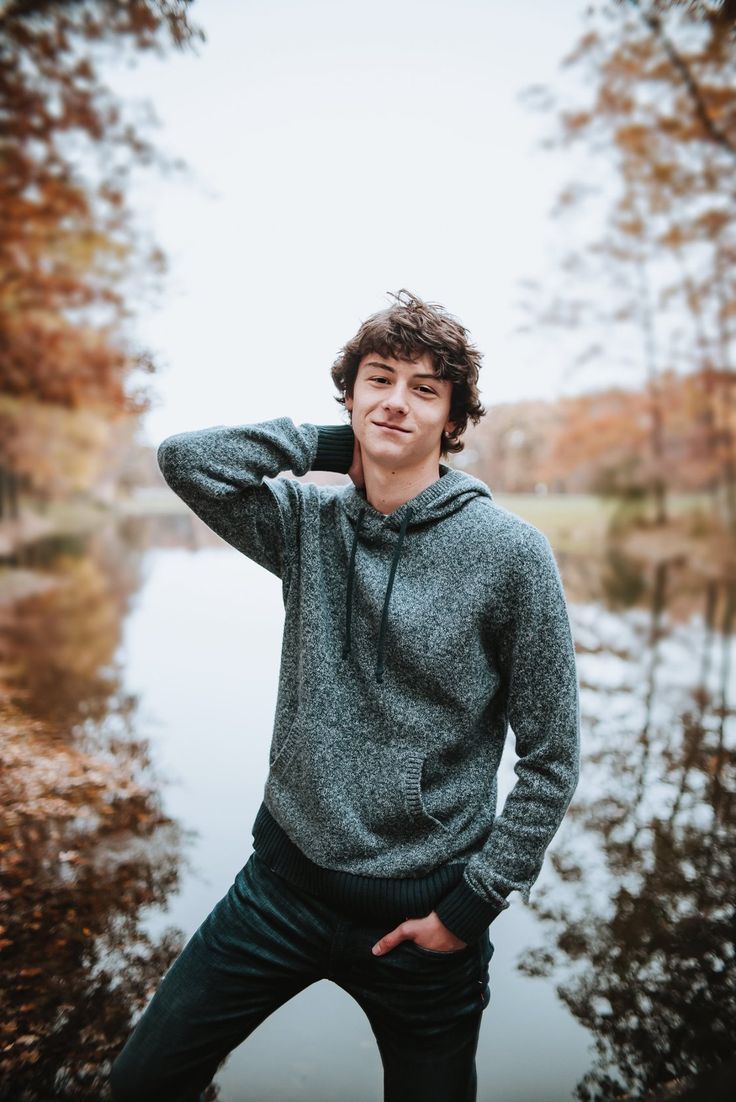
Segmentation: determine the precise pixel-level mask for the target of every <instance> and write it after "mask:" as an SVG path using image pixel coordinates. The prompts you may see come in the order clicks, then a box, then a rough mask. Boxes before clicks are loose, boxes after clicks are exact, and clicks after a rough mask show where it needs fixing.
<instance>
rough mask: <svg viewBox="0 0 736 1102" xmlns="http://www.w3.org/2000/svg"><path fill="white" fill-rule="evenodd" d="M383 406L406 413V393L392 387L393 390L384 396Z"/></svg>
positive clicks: (401, 389)
mask: <svg viewBox="0 0 736 1102" xmlns="http://www.w3.org/2000/svg"><path fill="white" fill-rule="evenodd" d="M383 405H384V407H385V408H386V409H394V410H397V411H400V412H402V413H405V412H406V408H407V398H406V391H405V390H404V389H403V388H400V387H396V386H395V387H392V388H391V390H390V391H388V393H386V394H385V395H384V398H383Z"/></svg>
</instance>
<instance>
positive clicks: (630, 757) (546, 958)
mask: <svg viewBox="0 0 736 1102" xmlns="http://www.w3.org/2000/svg"><path fill="white" fill-rule="evenodd" d="M671 573H672V570H671V567H668V565H667V564H664V565H662V566H661V567H660V568H658V569H657V571H656V574H655V578H654V580H653V584H652V585H651V606H652V610H651V616H650V621H649V623H648V624H646V623H644V622H642V620H641V619H636V620H634V619H632V620H631V621H630V622H628V621H625V620H624V621H622V620H620V619H618V620H617V626H618V630H619V632H620V631H622V630H623V631H625V630H627V628H631V630H632V638H631V639H630V640H629V641H628V643H624V644H622V642H621V640H611V645H610V647H609V648H607V650H606V653H605V654H604V655H603V656H602V657H601V658H600V659H599V660H600V661H601V662H603V663H604V664H605V663H608V666H609V667H610V666H611V665H612V664H613V663H615V662H616V661H619V660H622V661H623V662H624V663H628V664H629V665H630V667H631V672H632V674H633V677H632V678H631V680H628V679H625V680H623V681H622V682H621V683H620V684H618V685H616V686H615V687H614V688H611V689H610V690H609V692H610V697H611V699H610V700H606V701H605V702H604V704H603V707H602V708H601V713H600V715H599V716H598V718H596V717H592V718H591V719H590V720H587V719H586V721H585V724H584V728H585V731H586V737H587V739H588V741H589V744H590V745H589V748H588V751H587V753H586V762H585V764H584V766H583V772H582V776H583V778H584V783H583V784H582V785H581V788H580V790H579V794H578V795H577V796H576V800H575V803H574V806H573V807H572V808H571V809H570V812H569V819H570V826H569V831H570V833H569V834H568V838H570V839H571V841H570V842H569V844H568V845H567V847H566V848H562V847H560V848H558V850H557V852H556V853H555V854H554V858H553V860H552V862H551V863H552V865H553V867H554V868H555V870H556V872H557V874H558V876H559V878H560V880H561V881H563V882H566V883H569V884H571V885H574V893H569V895H568V893H564V897H563V893H562V892H560V893H559V894H560V899H559V901H558V900H557V899H556V895H555V892H550V891H549V890H548V891H546V892H545V891H544V890H543V889H540V892H539V893H538V900H539V902H537V903H535V909H536V910H538V912H539V914H540V917H541V918H543V919H544V920H546V921H547V922H549V923H550V925H551V926H552V927H553V928H555V929H556V931H557V933H556V937H555V939H554V941H552V940H551V939H548V940H547V944H546V945H545V947H544V949H538V950H533V951H532V952H531V953H529V954H528V955H527V958H526V959H525V960H524V962H523V963H522V964H521V969H522V971H524V972H525V973H526V974H527V975H531V976H550V975H552V973H553V972H554V973H558V972H559V971H561V970H562V966H563V964H565V963H566V964H567V966H568V967H569V968H570V973H571V974H570V975H569V977H568V978H567V979H566V980H565V982H564V983H563V984H562V985H561V986H560V987H559V988H558V990H559V993H560V996H561V998H562V999H563V1000H564V1001H565V1003H566V1004H567V1005H568V1006H569V1007H570V1009H571V1011H572V1012H573V1014H574V1015H575V1016H576V1017H577V1018H578V1019H579V1020H580V1021H581V1022H582V1023H583V1024H584V1025H585V1026H587V1028H589V1029H590V1030H591V1031H592V1033H593V1034H594V1037H595V1044H596V1050H597V1061H596V1066H595V1067H594V1068H593V1069H592V1070H591V1071H590V1072H589V1073H588V1074H587V1075H586V1076H585V1077H584V1079H583V1080H582V1082H581V1083H580V1084H579V1086H578V1089H577V1096H578V1097H579V1098H580V1099H582V1100H585V1102H589V1100H594V1099H595V1100H597V1102H601V1100H606V1102H609V1100H611V1099H619V1098H627V1099H634V1098H636V1099H638V1098H641V1097H643V1095H644V1094H645V1093H646V1092H647V1091H651V1090H653V1089H654V1088H661V1087H663V1086H664V1085H665V1084H672V1086H674V1085H675V1083H678V1084H679V1083H683V1084H684V1083H688V1084H689V1083H692V1082H695V1081H697V1080H698V1078H699V1077H700V1076H701V1075H702V1074H703V1073H706V1072H707V1071H708V1069H711V1068H713V1067H714V1066H715V1065H719V1064H722V1063H724V1062H725V1061H727V1060H729V1059H730V1058H731V1057H732V1056H733V1038H734V1036H735V1035H736V960H735V956H736V953H735V937H734V935H735V934H736V891H735V889H734V884H736V830H735V818H736V815H735V813H736V804H735V796H736V783H735V781H736V755H735V753H734V748H735V747H734V739H733V734H732V730H731V728H730V721H731V718H732V715H733V712H732V709H731V707H730V705H729V703H728V695H729V694H728V684H729V678H730V676H731V655H730V632H731V630H732V623H733V615H734V608H735V602H736V588H735V587H734V586H733V585H726V586H724V587H723V592H720V593H717V592H716V591H715V590H714V588H713V586H710V587H708V588H707V590H706V594H705V616H704V618H703V624H704V631H703V633H702V650H701V654H700V656H697V655H696V654H695V653H694V641H695V640H696V638H697V636H698V630H699V629H698V626H697V624H695V623H690V624H684V625H682V624H680V625H676V624H674V623H668V622H667V620H666V617H665V615H664V610H665V608H666V607H667V594H668V592H669V591H670V589H671V591H672V593H673V594H675V595H677V593H678V591H679V586H680V580H678V583H677V584H676V585H674V586H671V581H670V575H671ZM716 625H718V632H717V633H716ZM596 628H597V630H596V635H597V636H598V640H599V642H600V640H601V639H602V638H603V639H605V635H606V622H605V613H601V618H600V621H599V622H598V624H597V625H596ZM588 657H590V658H593V655H590V656H588ZM698 661H699V662H700V668H699V669H698ZM636 663H638V664H639V665H638V666H637V665H635V664H636ZM580 664H581V682H582V684H583V685H585V684H586V680H589V679H586V676H585V671H586V670H587V669H590V670H591V671H592V670H593V669H594V668H595V667H594V665H593V663H591V664H590V665H588V663H587V662H586V658H585V657H582V656H581V660H580ZM624 668H625V667H624ZM606 672H607V670H606V667H605V665H603V666H602V667H601V673H606ZM610 682H611V678H610V675H609V677H608V678H607V680H606V684H608V685H610ZM696 682H697V683H696ZM591 687H592V686H591ZM595 695H596V697H597V698H598V699H601V698H602V697H604V696H605V692H604V690H602V689H598V690H596V694H595ZM593 708H594V702H593V701H591V710H593ZM634 732H636V736H635V734H634ZM586 793H589V794H590V795H589V796H587V798H586V795H585V794H586ZM558 890H559V889H558ZM569 896H570V897H569ZM603 900H608V901H609V903H608V906H607V907H605V906H604V904H603V902H602V901H603ZM673 1081H674V1082H673Z"/></svg>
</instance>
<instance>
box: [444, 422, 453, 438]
mask: <svg viewBox="0 0 736 1102" xmlns="http://www.w3.org/2000/svg"><path fill="white" fill-rule="evenodd" d="M454 431H455V422H454V421H448V422H447V423H446V425H445V432H446V433H447V434H448V435H451V434H452V433H453V432H454Z"/></svg>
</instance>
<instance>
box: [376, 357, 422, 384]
mask: <svg viewBox="0 0 736 1102" xmlns="http://www.w3.org/2000/svg"><path fill="white" fill-rule="evenodd" d="M365 366H366V367H382V368H383V370H384V371H392V372H393V373H394V375H395V374H396V368H395V367H391V365H390V364H385V363H381V361H380V360H370V361H369V362H368V363H367V364H365ZM412 379H434V380H435V382H439V381H440V376H439V375H435V374H433V373H431V372H428V371H415V372H414V373H413V375H412Z"/></svg>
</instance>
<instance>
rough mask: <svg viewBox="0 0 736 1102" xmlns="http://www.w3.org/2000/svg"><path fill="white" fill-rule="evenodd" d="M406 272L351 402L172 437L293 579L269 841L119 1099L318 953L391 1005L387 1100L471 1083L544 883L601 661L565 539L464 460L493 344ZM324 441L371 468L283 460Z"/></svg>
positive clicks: (225, 902)
mask: <svg viewBox="0 0 736 1102" xmlns="http://www.w3.org/2000/svg"><path fill="white" fill-rule="evenodd" d="M402 295H403V296H404V297H403V298H402ZM396 299H397V301H396V304H394V305H393V306H391V307H390V308H389V309H387V310H384V311H381V312H380V313H378V314H375V315H373V316H372V317H371V318H369V319H368V320H367V321H366V322H364V323H363V325H362V326H361V328H360V330H359V331H358V333H357V334H356V336H355V337H354V338H353V339H352V340H351V341H350V342H349V343H348V344H347V345H346V346H345V348H344V349H343V350H342V352H341V354H340V356H339V358H338V359H337V361H336V363H335V365H334V366H333V369H332V378H333V380H334V382H335V384H336V386H337V388H338V390H339V391H340V396H339V397H338V399H337V400H338V401H339V402H341V403H343V404H344V405H345V406H346V407H347V410H348V411H349V414H350V418H351V423H350V424H348V425H312V424H309V423H304V424H300V425H296V424H294V422H293V421H292V420H291V419H290V418H288V417H280V418H276V419H274V420H270V421H264V422H261V423H258V424H246V425H237V426H233V427H228V426H217V427H214V428H209V429H202V430H199V431H196V432H189V433H182V434H179V435H176V436H172V437H169V438H168V439H166V440H164V441H163V443H162V444H161V446H160V448H159V464H160V466H161V470H162V472H163V474H164V477H165V478H166V481H167V482H168V484H169V485H170V486H171V488H172V489H173V490H174V491H175V492H176V493H177V494H178V495H179V496H180V497H182V498H183V499H184V501H186V502H187V504H188V505H189V506H190V507H191V508H192V509H193V510H194V512H196V513H197V514H198V515H199V516H200V517H201V518H202V519H203V520H204V521H205V522H206V523H207V524H208V525H209V526H210V527H211V528H212V529H214V531H215V532H217V533H219V534H220V535H221V536H222V537H223V538H224V539H225V540H227V541H228V542H229V543H230V544H232V545H233V546H234V547H236V548H237V549H238V550H240V551H241V552H243V553H244V554H245V555H247V556H249V557H250V558H251V559H253V560H255V561H256V562H257V563H259V564H260V565H261V566H263V567H265V568H266V569H267V570H269V571H271V572H272V573H273V574H276V575H277V576H278V577H279V578H280V579H281V581H282V589H283V599H284V607H285V623H284V636H283V647H282V656H281V670H280V680H279V690H278V697H277V703H276V715H275V720H274V727H273V738H272V744H271V751H270V765H269V773H268V778H267V780H266V784H265V789H264V797H263V802H262V805H261V807H260V809H259V811H258V814H257V816H256V819H255V823H254V826H253V844H254V853H253V854H252V855H251V857H250V858H249V860H248V861H247V863H246V864H245V866H244V867H243V869H241V871H240V872H239V873H238V875H237V876H236V878H235V880H234V882H233V884H232V886H231V888H230V890H229V891H228V893H227V894H226V895H225V896H224V897H223V898H222V899H221V900H220V901H219V902H218V903H217V905H216V906H215V908H214V909H213V911H212V912H211V913H210V915H208V917H207V918H206V919H205V920H204V922H203V924H202V925H201V926H200V928H199V929H198V930H197V931H196V933H195V934H194V935H193V937H192V938H191V939H190V941H189V942H188V944H187V945H186V946H185V948H184V950H183V952H182V954H181V955H180V956H179V958H178V959H177V960H176V961H175V962H174V964H173V965H172V967H171V969H170V970H169V972H168V973H167V974H166V976H165V977H164V979H163V981H162V983H161V985H160V986H159V989H158V990H157V992H156V994H155V995H154V997H153V999H152V1000H151V1002H150V1004H149V1006H148V1007H147V1008H146V1010H145V1012H144V1014H143V1016H142V1017H141V1019H140V1021H139V1022H138V1024H137V1026H136V1029H135V1030H134V1032H133V1033H132V1035H131V1037H130V1038H129V1040H128V1042H127V1044H126V1046H125V1048H124V1049H123V1051H122V1053H121V1054H120V1055H119V1056H118V1058H117V1060H116V1061H115V1064H114V1065H113V1070H112V1086H113V1094H114V1097H115V1098H116V1100H118V1102H123V1100H127V1099H130V1100H131V1102H132V1100H135V1102H143V1100H145V1099H149V1098H150V1099H156V1100H157V1102H163V1100H166V1099H172V1100H173V1099H177V1100H189V1099H192V1100H193V1099H197V1098H198V1097H200V1092H201V1091H202V1090H203V1088H204V1087H205V1086H206V1085H207V1084H208V1083H209V1082H210V1080H211V1079H212V1077H213V1075H214V1073H215V1071H216V1069H217V1066H218V1064H219V1063H220V1062H221V1061H222V1060H223V1059H224V1058H225V1057H226V1055H227V1054H228V1053H229V1052H230V1051H232V1049H233V1048H234V1047H235V1046H236V1045H237V1044H239V1043H240V1042H241V1041H242V1040H243V1039H244V1038H245V1037H247V1036H248V1035H249V1034H250V1033H251V1032H252V1031H253V1030H254V1029H255V1028H256V1026H257V1025H258V1024H259V1023H260V1022H262V1021H263V1020H264V1019H265V1018H266V1017H267V1016H268V1015H269V1014H271V1013H272V1012H273V1011H274V1010H275V1009H276V1008H277V1007H278V1006H280V1005H282V1004H283V1003H284V1002H286V1001H287V1000H288V999H290V998H292V997H293V996H294V995H295V994H297V993H298V992H299V991H301V990H303V989H304V988H305V987H307V986H308V985H309V984H311V983H314V982H315V981H317V980H319V979H321V978H328V979H331V980H333V981H334V982H335V983H337V984H338V985H339V986H340V987H342V988H343V989H344V990H345V991H347V992H348V993H349V994H350V995H351V996H352V997H353V998H355V999H356V1000H357V1002H358V1003H359V1005H360V1006H361V1007H362V1008H363V1009H364V1011H365V1013H366V1015H367V1016H368V1019H369V1022H370V1025H371V1027H372V1029H373V1032H374V1035H375V1037H376V1040H377V1043H378V1047H379V1052H380V1055H381V1059H382V1062H383V1068H384V1098H385V1100H386V1102H414V1100H416V1102H419V1100H421V1102H440V1100H441V1102H473V1100H474V1099H475V1098H476V1090H477V1086H476V1067H475V1056H476V1050H477V1042H478V1033H479V1029H480V1021H481V1016H482V1013H483V1011H484V1009H485V1008H486V1007H487V1005H488V1003H489V999H490V993H489V987H488V965H489V962H490V959H491V956H492V954H493V952H494V947H493V944H492V942H491V941H490V938H489V933H488V931H489V926H490V924H491V923H492V922H493V920H494V919H495V918H496V916H497V915H498V914H499V913H500V912H501V911H502V910H503V909H505V908H506V907H508V905H509V903H508V900H507V896H508V895H509V893H510V892H512V891H518V892H520V894H521V896H522V898H523V899H524V900H526V901H527V902H528V901H529V892H530V889H531V887H532V885H533V883H534V881H535V880H536V878H537V877H538V875H539V872H540V870H541V866H542V861H543V858H544V854H545V851H546V849H547V847H548V845H549V843H550V841H551V839H552V837H553V836H554V834H555V832H556V830H557V828H558V827H559V825H560V822H561V820H562V817H563V815H564V813H565V811H566V809H567V807H568V805H569V802H570V800H571V798H572V795H573V792H574V790H575V787H576V784H577V780H578V769H579V701H578V681H577V673H576V664H575V653H574V645H573V640H572V635H571V631H570V624H569V619H568V614H567V608H566V603H565V597H564V593H563V588H562V583H561V580H560V575H559V572H558V569H557V565H556V562H555V559H554V555H553V552H552V548H551V546H550V544H549V541H548V540H547V538H546V537H545V536H544V535H543V534H542V532H540V531H539V530H538V529H537V528H535V527H534V526H532V525H531V524H528V523H527V522H525V521H524V520H522V519H521V518H520V517H518V516H516V515H515V514H514V513H511V512H508V511H507V510H506V509H504V508H502V507H501V506H499V505H498V504H496V502H495V501H494V499H493V496H492V494H491V491H490V490H489V488H488V487H487V486H486V484H485V483H484V482H482V481H480V480H479V479H477V478H474V477H472V476H470V475H468V474H465V473H463V472H462V471H459V470H456V469H453V468H452V467H450V466H448V465H446V464H444V463H443V462H442V461H441V457H442V456H446V455H447V453H448V452H450V451H453V452H457V451H460V450H461V449H462V446H463V445H462V443H461V441H460V436H461V435H462V433H463V432H464V430H465V428H466V427H467V421H468V419H469V418H470V419H472V420H474V421H475V422H477V421H478V420H479V419H480V417H481V416H482V415H483V413H484V412H485V410H484V409H483V407H482V406H481V404H480V401H479V399H478V391H477V378H478V368H479V364H480V355H479V353H478V351H477V350H476V349H475V348H474V346H473V345H472V344H471V343H470V341H469V340H468V335H467V332H466V330H465V329H464V328H463V327H462V326H461V325H460V324H459V323H458V322H457V321H456V320H455V319H453V318H452V316H451V315H448V314H446V312H444V310H443V309H442V307H439V306H437V305H435V304H426V303H423V302H422V301H421V300H419V299H417V298H416V297H415V296H412V295H411V294H409V293H408V292H405V291H403V290H402V291H401V292H399V295H398V296H396ZM310 469H313V470H327V471H341V472H344V473H348V474H349V475H350V476H351V482H350V483H348V484H347V485H346V486H318V485H316V484H314V483H310V482H305V483H301V482H298V481H296V480H295V479H293V478H280V477H277V476H278V475H279V474H280V473H281V472H284V471H291V472H292V473H294V474H296V475H299V476H301V475H303V474H305V473H306V472H307V471H309V470H310ZM509 723H510V725H511V727H512V729H513V732H514V735H515V739H516V750H517V754H518V762H517V764H516V766H515V769H516V773H517V778H518V779H517V781H516V783H515V785H514V788H513V790H512V791H511V793H510V794H509V796H508V798H507V799H506V802H505V805H504V808H503V812H502V814H501V815H499V816H496V804H497V781H496V774H497V770H498V765H499V761H500V759H501V754H502V751H503V747H504V741H505V738H506V733H507V727H508V724H509Z"/></svg>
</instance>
